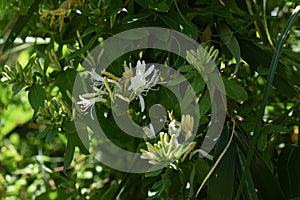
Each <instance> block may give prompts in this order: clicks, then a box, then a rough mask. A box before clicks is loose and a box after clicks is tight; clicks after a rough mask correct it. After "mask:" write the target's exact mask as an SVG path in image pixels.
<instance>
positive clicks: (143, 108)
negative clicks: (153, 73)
mask: <svg viewBox="0 0 300 200" xmlns="http://www.w3.org/2000/svg"><path fill="white" fill-rule="evenodd" d="M138 97H139V100H140V104H141V112H144V110H145V101H144V98H143V97H142V95H140V94H139V95H138Z"/></svg>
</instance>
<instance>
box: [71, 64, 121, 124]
mask: <svg viewBox="0 0 300 200" xmlns="http://www.w3.org/2000/svg"><path fill="white" fill-rule="evenodd" d="M88 74H89V75H90V76H91V79H92V82H93V85H92V88H93V90H94V92H92V93H86V94H82V95H79V99H80V100H81V101H78V102H77V104H78V105H80V107H81V111H82V112H86V111H87V110H88V109H90V115H91V118H92V119H93V120H94V117H93V114H92V108H93V106H94V105H95V103H97V102H102V103H105V102H106V101H107V100H106V99H105V98H103V94H107V92H104V91H103V87H110V86H108V83H114V84H115V85H116V86H117V87H118V88H120V90H121V86H120V84H119V83H118V82H117V81H114V80H112V79H110V78H107V77H103V76H100V75H99V74H98V73H96V71H95V69H92V70H91V71H89V72H88ZM107 90H108V91H110V88H107Z"/></svg>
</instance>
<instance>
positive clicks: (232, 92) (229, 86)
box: [223, 78, 248, 101]
mask: <svg viewBox="0 0 300 200" xmlns="http://www.w3.org/2000/svg"><path fill="white" fill-rule="evenodd" d="M223 82H224V86H225V90H226V95H227V96H229V97H230V98H232V99H234V100H239V101H246V100H247V99H248V94H247V92H246V90H245V89H244V88H242V87H241V86H240V85H238V84H237V83H236V82H235V81H234V80H228V79H225V78H223Z"/></svg>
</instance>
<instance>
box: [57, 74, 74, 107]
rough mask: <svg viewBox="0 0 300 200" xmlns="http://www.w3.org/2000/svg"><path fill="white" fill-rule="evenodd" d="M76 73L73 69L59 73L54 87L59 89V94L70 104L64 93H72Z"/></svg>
mask: <svg viewBox="0 0 300 200" xmlns="http://www.w3.org/2000/svg"><path fill="white" fill-rule="evenodd" d="M76 75H77V72H76V70H74V69H67V70H66V71H61V72H59V73H58V74H57V77H56V80H55V81H56V85H57V86H58V87H59V90H60V92H61V93H62V95H63V97H64V99H65V100H66V101H67V102H68V103H69V104H71V100H70V98H69V97H68V95H67V93H66V91H67V90H68V91H69V92H72V91H73V85H74V82H75V78H76Z"/></svg>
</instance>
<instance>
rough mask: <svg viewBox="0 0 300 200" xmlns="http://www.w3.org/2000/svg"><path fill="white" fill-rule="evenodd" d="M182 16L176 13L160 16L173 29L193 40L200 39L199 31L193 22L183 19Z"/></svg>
mask: <svg viewBox="0 0 300 200" xmlns="http://www.w3.org/2000/svg"><path fill="white" fill-rule="evenodd" d="M182 17H183V16H181V15H180V14H178V13H177V12H175V11H172V12H169V13H168V14H162V15H160V18H161V19H162V21H163V22H164V23H165V24H166V25H167V26H168V27H169V28H171V29H173V30H175V31H178V32H182V33H184V34H186V35H188V36H190V37H191V38H193V39H197V37H198V29H197V27H196V26H195V24H193V23H192V22H190V21H188V20H186V19H185V18H184V19H183V18H182Z"/></svg>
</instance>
